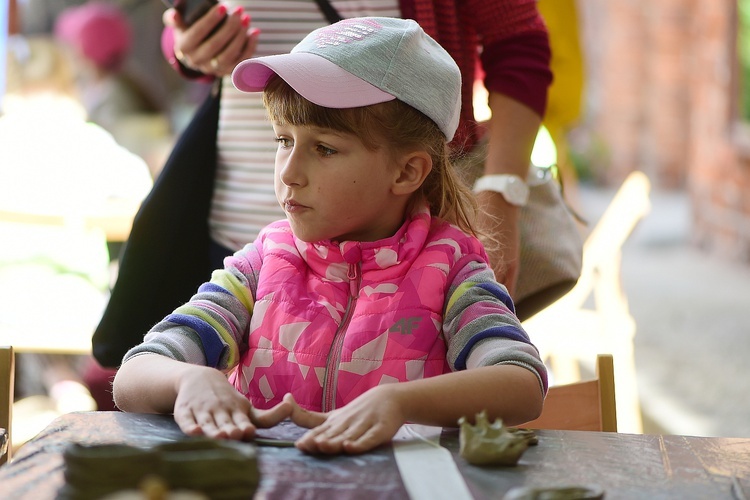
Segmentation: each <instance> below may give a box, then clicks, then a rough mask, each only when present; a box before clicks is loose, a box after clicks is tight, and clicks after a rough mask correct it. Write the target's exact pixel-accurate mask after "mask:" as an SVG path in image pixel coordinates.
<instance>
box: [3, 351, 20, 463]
mask: <svg viewBox="0 0 750 500" xmlns="http://www.w3.org/2000/svg"><path fill="white" fill-rule="evenodd" d="M15 373H16V370H15V355H14V353H13V348H12V347H9V346H0V429H5V443H3V442H2V437H0V465H3V464H4V463H5V462H9V461H10V459H11V452H12V450H11V448H12V446H11V439H10V438H11V434H10V431H11V424H12V420H13V384H14V381H15Z"/></svg>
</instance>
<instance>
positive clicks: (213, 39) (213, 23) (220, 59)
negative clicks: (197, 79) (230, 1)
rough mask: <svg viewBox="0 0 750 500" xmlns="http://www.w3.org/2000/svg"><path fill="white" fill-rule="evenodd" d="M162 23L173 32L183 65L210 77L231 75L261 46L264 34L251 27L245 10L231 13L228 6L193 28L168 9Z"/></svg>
mask: <svg viewBox="0 0 750 500" xmlns="http://www.w3.org/2000/svg"><path fill="white" fill-rule="evenodd" d="M162 21H163V22H164V24H165V25H166V26H170V27H172V29H173V36H174V53H175V56H176V57H177V59H178V60H179V61H180V63H182V64H183V65H184V66H185V67H187V68H188V69H192V70H194V71H200V72H201V73H203V74H206V75H214V76H219V77H220V76H226V75H229V74H231V73H232V70H233V69H234V67H235V66H236V65H237V64H238V63H240V62H241V61H244V60H245V59H249V58H250V57H252V56H253V54H254V53H255V48H256V47H257V45H258V35H259V34H260V30H259V29H257V28H251V27H250V15H249V14H247V13H246V12H245V11H244V9H242V7H235V8H234V9H232V10H231V11H228V10H227V7H226V6H225V5H222V4H218V5H215V6H213V7H211V9H210V10H209V11H208V12H207V13H206V14H204V15H203V16H202V17H201V18H199V19H198V20H197V21H195V23H193V25H192V26H190V27H188V26H186V25H185V23H184V21H183V20H182V17H181V16H180V14H179V13H178V12H177V11H176V10H175V9H167V10H166V11H164V14H163V16H162ZM222 21H223V23H222ZM214 30H216V31H215V32H213V31H214Z"/></svg>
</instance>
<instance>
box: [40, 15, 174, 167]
mask: <svg viewBox="0 0 750 500" xmlns="http://www.w3.org/2000/svg"><path fill="white" fill-rule="evenodd" d="M54 34H55V37H56V38H57V39H58V40H60V41H61V42H63V45H65V46H66V47H67V48H69V49H70V52H71V55H72V57H73V58H74V62H75V64H76V68H77V71H76V81H77V84H78V88H79V93H80V99H81V102H82V103H83V106H84V108H85V109H86V113H87V115H88V119H89V120H90V121H92V122H93V123H96V124H97V125H100V126H101V127H103V128H104V129H106V130H107V131H109V132H110V133H112V135H113V136H114V137H115V140H117V142H118V143H119V144H121V145H123V146H125V147H126V148H128V149H129V150H131V151H133V152H135V153H136V154H138V155H139V156H141V157H143V158H144V159H145V160H146V161H147V163H149V166H150V169H151V171H152V173H155V172H156V171H157V170H158V165H159V164H160V163H161V161H163V158H162V153H163V152H164V151H166V146H167V145H168V144H169V143H170V141H169V139H170V124H169V118H168V115H167V112H168V109H169V105H168V103H166V102H159V101H158V99H157V97H156V95H155V93H154V92H153V91H152V90H151V89H150V88H149V87H148V86H146V85H145V83H144V82H143V81H142V80H141V79H140V78H139V77H138V76H137V74H136V73H134V72H133V71H129V70H128V68H127V66H126V64H125V63H126V61H127V59H128V57H129V55H130V53H131V49H132V39H133V29H132V25H131V22H130V20H129V19H128V17H127V15H126V13H125V12H124V11H123V10H122V9H121V8H120V7H118V6H117V5H116V4H114V3H104V2H100V1H95V2H89V3H86V4H83V5H79V6H74V7H69V8H67V9H65V10H63V11H62V12H61V13H60V15H59V16H58V17H57V20H56V22H55V25H54ZM160 144H163V147H159V146H160ZM156 153H158V154H156Z"/></svg>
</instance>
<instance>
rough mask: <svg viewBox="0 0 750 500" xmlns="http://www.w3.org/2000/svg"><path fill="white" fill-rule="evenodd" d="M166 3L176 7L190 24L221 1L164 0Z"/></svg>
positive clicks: (186, 22)
mask: <svg viewBox="0 0 750 500" xmlns="http://www.w3.org/2000/svg"><path fill="white" fill-rule="evenodd" d="M164 3H166V4H167V5H168V6H169V7H173V8H174V9H176V10H177V12H179V13H180V15H181V16H182V19H183V21H185V24H187V25H188V26H190V25H191V24H193V23H194V22H195V21H197V20H198V19H200V18H201V17H202V16H203V15H204V14H205V13H206V12H208V10H209V9H210V8H211V7H213V6H214V5H216V4H217V3H219V2H218V0H164Z"/></svg>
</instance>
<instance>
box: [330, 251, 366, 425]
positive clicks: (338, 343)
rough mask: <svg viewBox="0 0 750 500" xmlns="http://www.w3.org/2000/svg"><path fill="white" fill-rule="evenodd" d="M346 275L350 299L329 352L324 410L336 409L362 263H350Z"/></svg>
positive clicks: (360, 280)
mask: <svg viewBox="0 0 750 500" xmlns="http://www.w3.org/2000/svg"><path fill="white" fill-rule="evenodd" d="M346 277H347V278H349V299H348V300H347V302H346V310H345V311H344V317H343V318H342V319H341V324H340V325H339V327H338V329H337V330H336V334H335V335H334V337H333V343H332V344H331V350H330V351H329V352H328V359H327V360H326V374H325V378H324V379H323V404H322V409H323V411H324V412H327V411H331V410H335V409H336V386H337V383H338V374H339V368H338V367H339V363H341V349H342V348H343V346H344V337H346V329H347V328H348V327H349V322H350V321H351V319H352V312H353V311H354V305H355V304H356V303H357V297H358V296H359V287H360V285H361V282H362V272H361V263H359V262H358V263H356V264H349V269H348V270H347V273H346Z"/></svg>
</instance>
